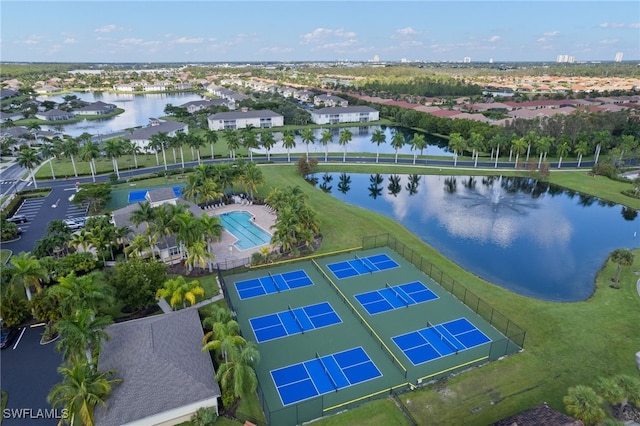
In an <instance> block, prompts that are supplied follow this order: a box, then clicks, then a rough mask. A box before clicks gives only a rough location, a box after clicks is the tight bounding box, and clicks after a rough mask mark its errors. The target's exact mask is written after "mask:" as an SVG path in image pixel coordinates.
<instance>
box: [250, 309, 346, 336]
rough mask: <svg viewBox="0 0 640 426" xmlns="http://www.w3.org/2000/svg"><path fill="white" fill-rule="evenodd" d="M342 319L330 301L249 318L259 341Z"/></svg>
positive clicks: (302, 331)
mask: <svg viewBox="0 0 640 426" xmlns="http://www.w3.org/2000/svg"><path fill="white" fill-rule="evenodd" d="M341 322H342V320H341V319H340V317H339V316H338V314H337V313H336V311H334V310H333V307H331V305H330V304H329V302H322V303H318V304H315V305H310V306H304V307H302V308H296V309H288V310H286V311H282V312H277V313H275V314H270V315H265V316H262V317H257V318H252V319H250V320H249V323H250V324H251V328H253V333H254V334H255V336H256V340H257V341H258V343H262V342H266V341H268V340H274V339H279V338H281V337H285V336H290V335H292V334H300V333H304V332H305V331H311V330H315V329H316V328H322V327H329V326H331V325H334V324H340V323H341Z"/></svg>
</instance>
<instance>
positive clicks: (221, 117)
mask: <svg viewBox="0 0 640 426" xmlns="http://www.w3.org/2000/svg"><path fill="white" fill-rule="evenodd" d="M207 122H208V124H209V129H211V130H226V129H231V130H236V129H244V128H245V127H247V126H249V125H251V126H253V127H259V128H261V129H264V128H271V127H281V126H284V117H283V116H282V115H280V114H277V113H275V112H273V111H271V110H268V109H265V110H256V111H248V110H247V109H245V108H243V109H242V110H241V111H228V112H219V113H217V114H212V115H210V116H209V117H208V118H207Z"/></svg>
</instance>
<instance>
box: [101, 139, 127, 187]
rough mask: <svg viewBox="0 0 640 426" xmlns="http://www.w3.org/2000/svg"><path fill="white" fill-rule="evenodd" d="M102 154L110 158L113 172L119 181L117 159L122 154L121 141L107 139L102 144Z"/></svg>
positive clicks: (122, 146) (122, 145)
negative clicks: (104, 153)
mask: <svg viewBox="0 0 640 426" xmlns="http://www.w3.org/2000/svg"><path fill="white" fill-rule="evenodd" d="M104 152H106V154H107V155H108V156H109V157H111V163H112V164H113V172H114V173H115V174H116V176H117V177H118V179H120V170H119V168H118V158H119V157H122V154H124V144H123V140H122V139H119V138H115V139H109V140H107V141H106V142H105V144H104Z"/></svg>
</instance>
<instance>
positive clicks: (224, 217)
mask: <svg viewBox="0 0 640 426" xmlns="http://www.w3.org/2000/svg"><path fill="white" fill-rule="evenodd" d="M251 217H252V216H251V215H250V214H249V213H248V212H245V211H237V212H229V213H224V214H221V215H220V221H221V222H222V226H224V228H225V229H226V230H227V231H229V232H230V233H231V234H232V235H233V236H234V237H236V238H237V239H238V241H236V242H235V244H234V245H235V246H236V247H237V248H239V249H240V250H247V249H250V248H254V247H258V246H263V245H265V244H269V242H270V241H271V234H269V233H268V232H266V231H265V230H263V229H262V228H259V227H258V226H256V225H255V224H254V223H253V222H252V221H251Z"/></svg>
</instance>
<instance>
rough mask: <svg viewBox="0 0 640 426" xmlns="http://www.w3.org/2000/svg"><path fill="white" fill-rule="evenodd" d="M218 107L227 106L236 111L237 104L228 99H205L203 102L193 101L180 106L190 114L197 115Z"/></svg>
mask: <svg viewBox="0 0 640 426" xmlns="http://www.w3.org/2000/svg"><path fill="white" fill-rule="evenodd" d="M216 106H226V107H227V108H229V109H235V102H233V101H229V100H227V99H203V100H201V101H191V102H187V103H184V104H182V105H180V108H184V109H186V110H187V112H188V113H189V114H193V113H196V112H198V111H201V110H203V109H207V108H210V107H216Z"/></svg>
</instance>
